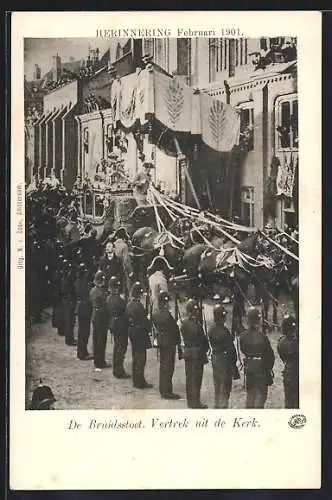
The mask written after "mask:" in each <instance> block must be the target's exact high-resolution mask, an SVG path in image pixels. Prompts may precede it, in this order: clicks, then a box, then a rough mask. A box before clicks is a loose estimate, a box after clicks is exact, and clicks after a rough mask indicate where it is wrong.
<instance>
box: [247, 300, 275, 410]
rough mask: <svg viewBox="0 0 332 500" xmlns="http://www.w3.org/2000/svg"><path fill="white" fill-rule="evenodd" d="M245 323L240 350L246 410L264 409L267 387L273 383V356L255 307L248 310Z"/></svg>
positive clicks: (259, 315)
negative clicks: (243, 368)
mask: <svg viewBox="0 0 332 500" xmlns="http://www.w3.org/2000/svg"><path fill="white" fill-rule="evenodd" d="M247 322H248V329H247V330H245V331H244V332H243V333H242V335H241V337H240V348H241V351H242V353H243V354H244V356H245V360H244V366H245V376H246V391H247V400H246V408H264V406H265V403H266V399H267V393H268V387H269V385H272V383H273V378H272V369H273V365H274V361H275V356H274V352H273V349H272V347H271V344H270V341H269V339H268V338H267V336H266V335H265V334H264V333H263V332H262V328H261V314H260V312H259V310H258V309H257V308H256V307H251V308H250V309H249V310H248V313H247Z"/></svg>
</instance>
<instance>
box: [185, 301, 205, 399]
mask: <svg viewBox="0 0 332 500" xmlns="http://www.w3.org/2000/svg"><path fill="white" fill-rule="evenodd" d="M186 310H187V317H186V318H185V319H184V320H183V322H182V325H181V333H182V340H183V342H184V349H183V355H184V360H185V372H186V394H187V405H188V408H207V406H206V405H203V404H202V403H201V401H200V392H201V386H202V379H203V370H204V365H205V364H206V363H207V361H208V360H207V352H208V350H209V343H208V340H207V337H206V335H205V333H204V330H203V326H202V324H201V322H200V314H199V307H198V304H197V302H196V301H195V300H193V299H190V300H189V301H188V303H187V305H186Z"/></svg>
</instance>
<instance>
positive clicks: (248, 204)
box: [241, 187, 254, 227]
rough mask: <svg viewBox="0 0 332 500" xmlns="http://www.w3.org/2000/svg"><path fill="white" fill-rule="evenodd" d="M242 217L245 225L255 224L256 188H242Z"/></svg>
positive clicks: (251, 225)
mask: <svg viewBox="0 0 332 500" xmlns="http://www.w3.org/2000/svg"><path fill="white" fill-rule="evenodd" d="M241 219H242V222H243V224H244V225H245V226H248V227H253V226H254V188H253V187H243V188H241Z"/></svg>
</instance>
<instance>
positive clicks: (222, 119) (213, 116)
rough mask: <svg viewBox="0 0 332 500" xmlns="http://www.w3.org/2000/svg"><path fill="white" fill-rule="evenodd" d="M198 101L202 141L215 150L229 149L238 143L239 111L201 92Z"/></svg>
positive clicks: (224, 150) (225, 150)
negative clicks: (199, 102)
mask: <svg viewBox="0 0 332 500" xmlns="http://www.w3.org/2000/svg"><path fill="white" fill-rule="evenodd" d="M200 101H201V106H200V108H201V130H202V139H203V141H204V142H205V144H207V145H208V146H210V148H212V149H215V150H216V151H220V152H228V151H231V150H232V148H233V146H235V145H237V144H239V138H240V115H239V113H238V112H237V111H236V110H235V109H234V108H232V107H231V106H228V105H227V104H225V103H223V102H221V101H219V100H217V99H214V98H212V97H211V96H209V95H207V94H201V95H200Z"/></svg>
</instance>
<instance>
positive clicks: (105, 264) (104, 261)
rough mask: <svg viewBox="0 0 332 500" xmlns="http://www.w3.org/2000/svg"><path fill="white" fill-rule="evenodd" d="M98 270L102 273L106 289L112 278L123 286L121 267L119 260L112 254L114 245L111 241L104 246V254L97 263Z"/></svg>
mask: <svg viewBox="0 0 332 500" xmlns="http://www.w3.org/2000/svg"><path fill="white" fill-rule="evenodd" d="M99 269H100V270H101V271H103V273H104V274H105V279H106V286H107V287H108V283H109V280H110V279H111V277H112V276H116V277H117V278H118V280H120V282H121V288H122V284H123V266H122V262H121V260H120V259H119V258H118V257H117V256H116V255H115V253H114V245H113V243H112V242H111V241H109V242H108V243H107V244H106V248H105V254H104V255H103V256H102V257H101V259H100V261H99Z"/></svg>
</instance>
